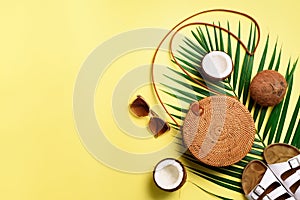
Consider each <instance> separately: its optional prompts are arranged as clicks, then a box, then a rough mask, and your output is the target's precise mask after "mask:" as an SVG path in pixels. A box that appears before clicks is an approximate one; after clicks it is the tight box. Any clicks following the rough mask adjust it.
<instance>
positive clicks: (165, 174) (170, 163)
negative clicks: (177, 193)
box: [154, 159, 185, 190]
mask: <svg viewBox="0 0 300 200" xmlns="http://www.w3.org/2000/svg"><path fill="white" fill-rule="evenodd" d="M184 173H185V172H184V169H183V166H182V165H181V164H180V163H179V162H178V161H176V160H175V159H165V160H162V161H161V162H159V163H158V164H157V166H156V168H155V171H154V181H155V182H156V184H157V185H158V186H159V187H160V188H162V189H165V190H173V189H176V188H177V187H178V186H179V185H180V184H181V183H182V182H183V181H184Z"/></svg>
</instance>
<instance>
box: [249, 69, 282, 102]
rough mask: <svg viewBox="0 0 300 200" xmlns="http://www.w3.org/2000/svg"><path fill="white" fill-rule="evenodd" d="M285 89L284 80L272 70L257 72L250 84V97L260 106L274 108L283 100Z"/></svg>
mask: <svg viewBox="0 0 300 200" xmlns="http://www.w3.org/2000/svg"><path fill="white" fill-rule="evenodd" d="M286 88H287V83H286V80H285V78H284V77H283V76H282V75H281V74H280V73H278V72H277V71H274V70H264V71H261V72H259V73H258V74H257V75H256V76H255V77H254V78H253V80H252V82H251V84H250V95H251V97H252V98H253V100H254V101H256V103H258V104H260V105H262V106H275V105H277V104H278V103H280V102H281V101H282V99H283V98H284V95H285V92H286Z"/></svg>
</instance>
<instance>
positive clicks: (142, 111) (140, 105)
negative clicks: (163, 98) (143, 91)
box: [130, 96, 150, 117]
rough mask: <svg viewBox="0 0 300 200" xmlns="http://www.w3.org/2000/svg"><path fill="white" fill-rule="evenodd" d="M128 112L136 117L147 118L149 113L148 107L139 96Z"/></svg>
mask: <svg viewBox="0 0 300 200" xmlns="http://www.w3.org/2000/svg"><path fill="white" fill-rule="evenodd" d="M130 110H131V112H132V113H133V114H135V115H136V116H138V117H145V116H148V115H149V112H150V108H149V105H148V104H147V103H146V101H145V100H144V99H143V98H142V97H141V96H137V98H136V99H135V100H134V101H133V102H132V104H130Z"/></svg>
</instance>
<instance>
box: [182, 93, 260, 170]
mask: <svg viewBox="0 0 300 200" xmlns="http://www.w3.org/2000/svg"><path fill="white" fill-rule="evenodd" d="M195 104H199V106H200V111H199V113H198V115H197V113H195V111H193V110H192V109H191V107H192V105H194V106H195ZM192 105H191V107H190V109H189V111H188V113H187V115H186V118H185V120H184V124H183V127H182V131H183V139H184V142H185V144H186V145H187V146H188V148H189V150H190V152H191V153H192V154H193V155H194V156H195V157H196V158H197V159H198V160H200V161H201V162H203V163H205V164H207V165H211V166H217V167H221V166H228V165H232V164H234V163H236V162H238V161H240V160H241V159H242V158H243V157H244V156H245V155H246V154H247V153H248V152H249V151H250V149H251V147H252V145H253V142H254V137H255V133H256V130H255V125H254V121H253V118H252V116H251V114H250V113H249V111H248V110H247V108H246V107H245V106H244V105H243V104H242V103H240V102H239V101H238V100H236V99H235V98H233V97H228V96H211V97H207V98H204V99H203V100H200V101H199V102H195V103H194V104H192Z"/></svg>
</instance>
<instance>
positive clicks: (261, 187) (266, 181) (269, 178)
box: [246, 168, 287, 200]
mask: <svg viewBox="0 0 300 200" xmlns="http://www.w3.org/2000/svg"><path fill="white" fill-rule="evenodd" d="M276 182H277V183H278V180H277V178H276V177H275V176H274V174H273V173H272V171H271V170H270V169H269V168H268V169H267V170H266V172H265V174H264V176H263V177H262V179H261V181H260V183H259V184H258V185H257V186H256V187H255V188H254V189H253V190H252V191H251V192H250V193H249V194H248V195H246V196H247V198H248V199H251V200H257V199H258V198H259V197H260V196H261V195H262V194H263V193H264V192H265V190H266V189H267V188H268V187H270V186H271V185H272V184H273V183H276ZM278 184H279V185H281V184H280V183H278ZM285 193H287V190H286V189H285V188H284V187H283V186H279V187H277V188H276V189H274V190H273V191H272V192H270V193H269V194H268V195H271V196H268V195H266V196H265V197H264V198H263V200H273V199H276V198H274V197H276V196H278V197H279V196H281V195H283V194H285ZM272 198H273V199H272Z"/></svg>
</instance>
